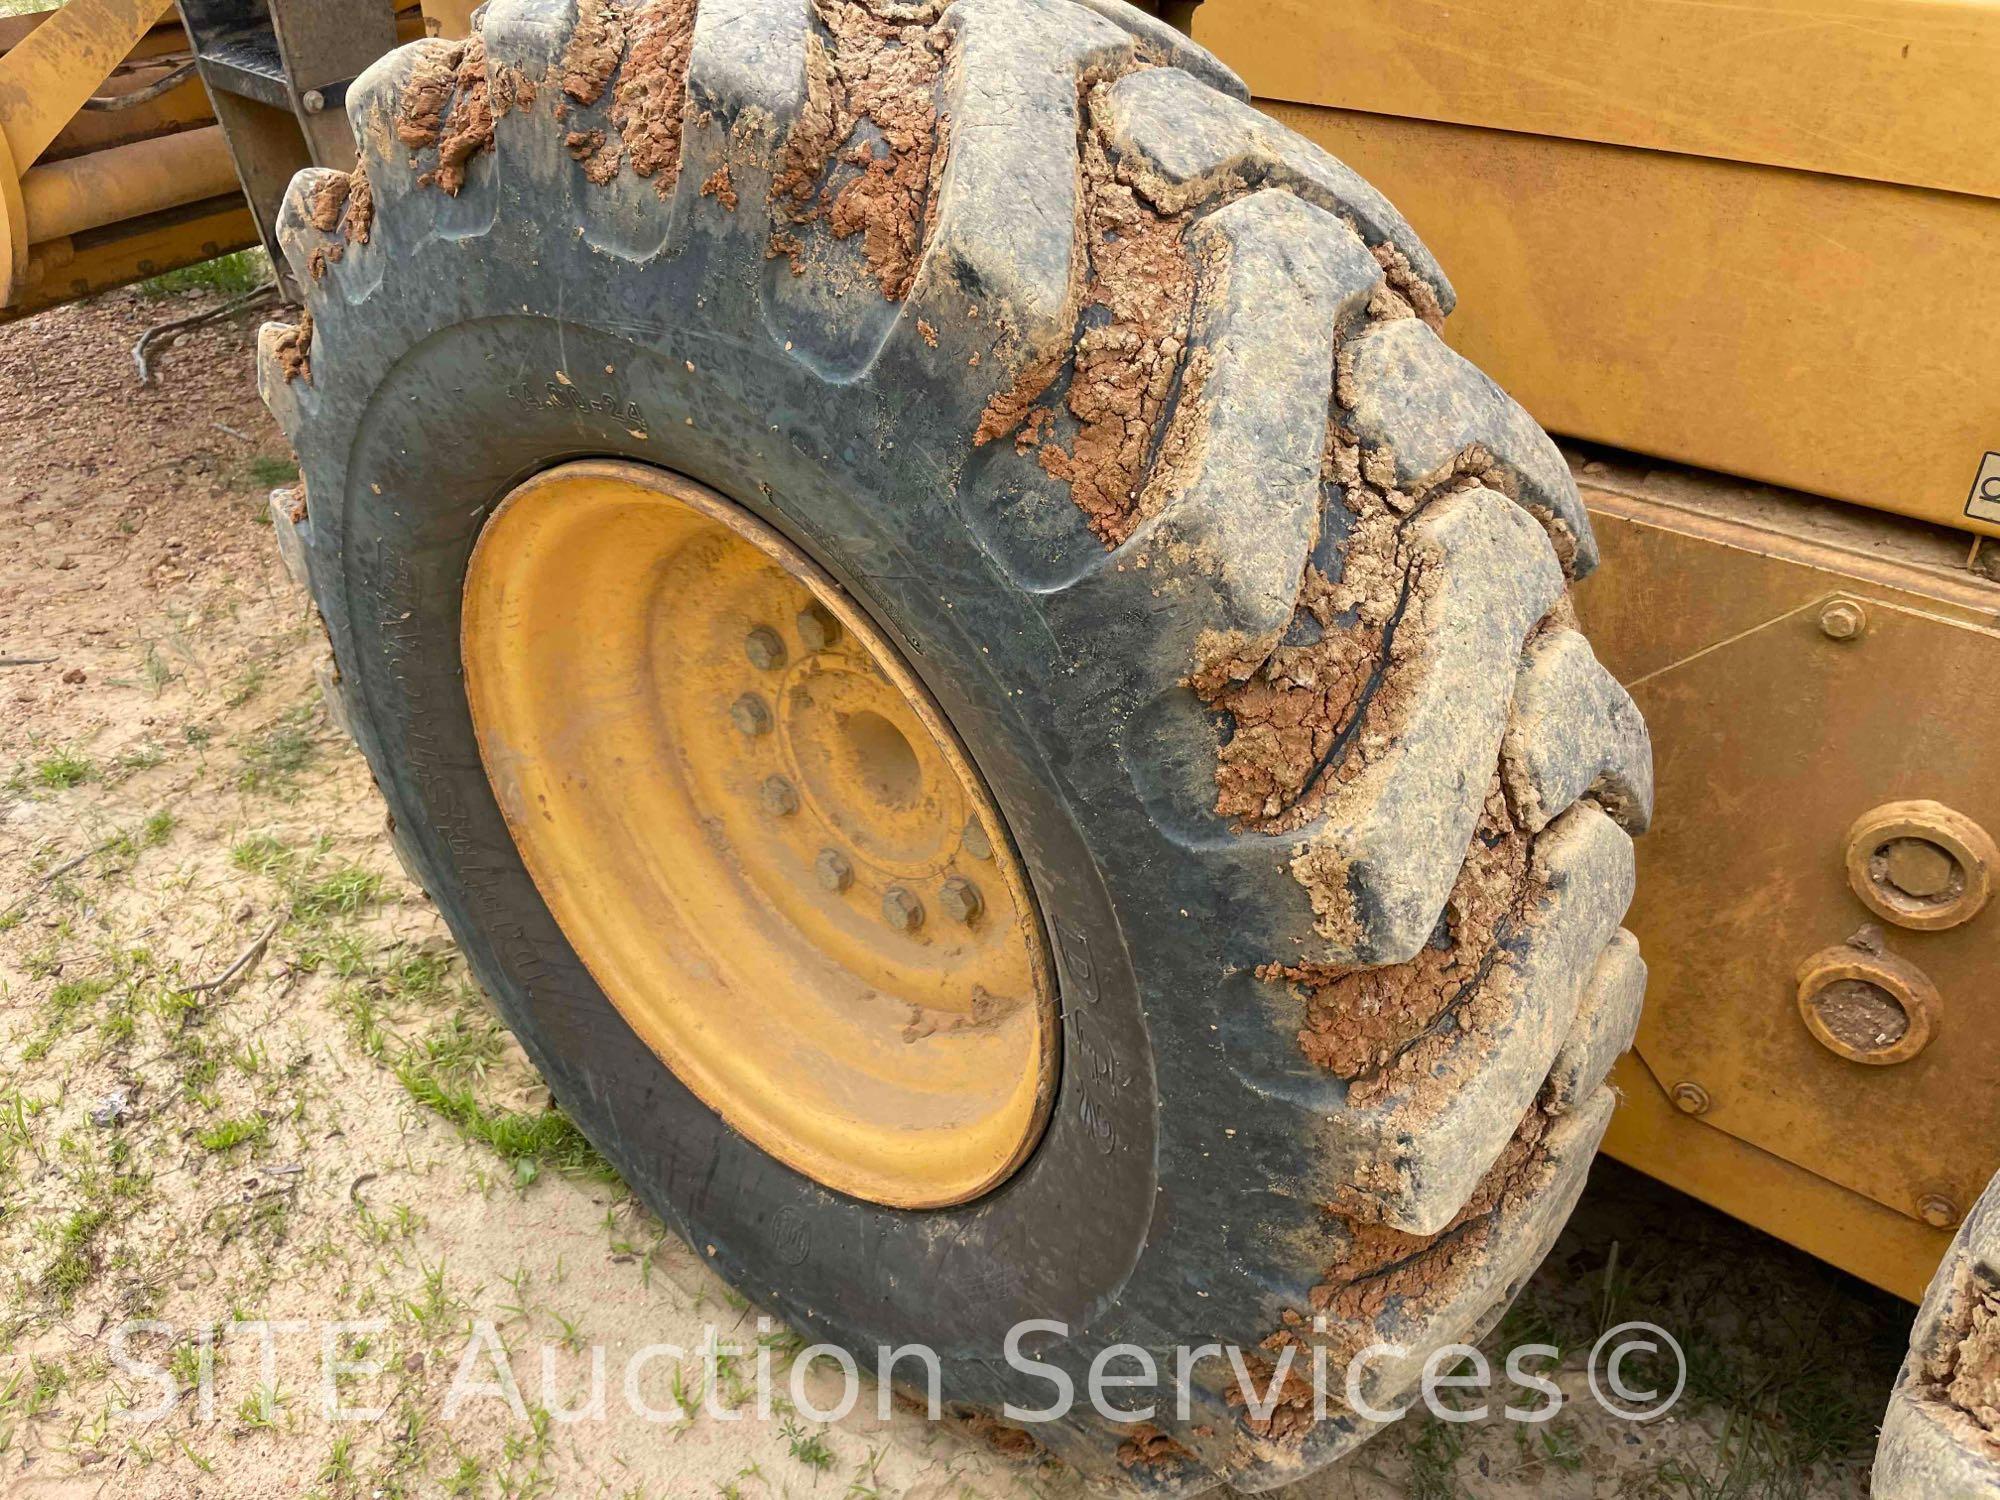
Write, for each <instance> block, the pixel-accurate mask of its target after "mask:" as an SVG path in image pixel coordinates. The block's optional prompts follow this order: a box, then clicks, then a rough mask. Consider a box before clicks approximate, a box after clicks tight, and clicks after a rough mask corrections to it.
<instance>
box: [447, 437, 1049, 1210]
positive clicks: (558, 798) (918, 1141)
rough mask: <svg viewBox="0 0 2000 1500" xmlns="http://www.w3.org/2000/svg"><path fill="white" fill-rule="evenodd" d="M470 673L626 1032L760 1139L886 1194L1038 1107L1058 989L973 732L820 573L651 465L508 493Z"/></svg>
mask: <svg viewBox="0 0 2000 1500" xmlns="http://www.w3.org/2000/svg"><path fill="white" fill-rule="evenodd" d="M462 648H463V652H464V661H465V683H466V697H467V699H468V701H469V703H470V705H471V710H472V720H473V724H474V727H475V728H476V730H477V731H478V736H479V750H480V755H481V758H482V759H483V760H484V762H485V766H486V774H487V778H488V780H489V781H491V783H492V786H493V791H494V795H495V797H496V798H497V799H498V801H499V804H500V809H501V811H502V813H503V814H504V815H505V817H506V819H507V824H508V827H509V828H510V829H511V830H512V831H513V835H514V841H515V843H516V844H517V845H518V846H519V848H520V851H521V857H522V859H523V861H524V862H525V863H526V865H527V868H528V871H529V873H530V875H531V876H532V877H533V878H534V881H535V885H536V887H537V889H538V890H539V891H540V892H541V895H542V898H543V899H544V900H545V901H546V902H547V903H548V906H549V909H550V911H551V912H553V913H554V915H555V918H556V921H557V922H558V923H559V924H560V925H561V927H562V930H563V934H564V936H565V937H567V938H568V940H569V942H570V944H571V945H572V946H573V947H574V948H575V949H576V951H577V953H578V955H579V956H580V957H581V958H582V960H583V962H584V963H585V964H586V965H587V966H588V968H589V969H590V972H591V974H592V976H593V977H594V978H595V979H596V980H597V982H598V983H599V984H600V985H601V986H602V987H603V989H604V992H605V993H606V994H607V995H608V996H609V997H610V999H611V1002H612V1003H613V1004H614V1005H615V1006H617V1008H618V1010H619V1013H620V1014H621V1015H623V1016H624V1018H625V1019H626V1021H627V1022H628V1023H629V1024H630V1025H631V1026H632V1029H633V1030H634V1031H635V1032H637V1033H638V1035H639V1036H640V1037H641V1038H642V1039H643V1040H644V1041H645V1043H646V1045H647V1046H648V1047H650V1048H651V1049H652V1050H653V1051H654V1052H655V1053H656V1054H657V1055H658V1056H659V1058H660V1060H661V1061H662V1062H664V1063H665V1064H666V1065H667V1066H668V1067H669V1068H671V1069H673V1071H674V1073H675V1074H676V1075H677V1076H678V1077H679V1078H680V1079H681V1081H682V1082H684V1083H685V1084H686V1085H687V1086H688V1087H689V1088H690V1089H692V1090H693V1091H694V1092H695V1093H696V1094H697V1095H698V1096H699V1097H700V1098H701V1099H702V1100H703V1101H704V1102H705V1103H707V1104H708V1105H709V1107H710V1108H712V1109H714V1110H715V1111H716V1112H717V1113H718V1114H720V1115H721V1116H722V1118H723V1119H724V1120H726V1121H728V1122H729V1124H730V1125H731V1126H732V1127H734V1128H735V1129H736V1130H737V1131H739V1132H741V1133H742V1134H743V1135H744V1136H747V1137H748V1138H749V1139H750V1140H751V1141H753V1142H755V1143H756V1144H757V1145H758V1146H760V1147H762V1148H763V1149H764V1150H765V1151H768V1152H769V1153H770V1154H771V1155H773V1156H775V1157H777V1158H778V1159H779V1160H781V1161H783V1162H786V1163H787V1164H788V1165H790V1166H792V1167H795V1168H796V1169H798V1170H799V1171H801V1172H803V1173H805V1174H807V1175H808V1176H811V1177H813V1178H815V1179H816V1180H818V1181H820V1182H822V1183H824V1184H826V1185H827V1186H828V1187H831V1188H836V1189H838V1190H839V1191H841V1192H844V1193H848V1194H851V1195H852V1196H854V1197H857V1198H865V1199H868V1200H870V1201H873V1202H877V1203H886V1204H891V1205H894V1206H897V1207H902V1208H934V1207H941V1206H944V1205H947V1204H953V1203H963V1202H966V1201H967V1200H969V1199H972V1198H976V1197H978V1196H979V1195H980V1194H981V1193H984V1192H986V1191H987V1190H989V1189H991V1188H992V1187H994V1186H995V1185H997V1184H998V1183H1000V1182H1002V1181H1004V1180H1005V1179H1006V1178H1007V1176H1008V1175H1009V1174H1010V1173H1012V1172H1013V1170H1014V1169H1015V1168H1016V1167H1017V1166H1019V1165H1020V1163H1021V1162H1022V1161H1023V1160H1024V1159H1025V1158H1026V1157H1027V1155H1028V1152H1029V1151H1030V1150H1031V1149H1032V1148H1033V1146H1034V1144H1035V1141H1036V1139H1037V1137H1038V1136H1039V1135H1040V1133H1041V1130H1042V1126H1043V1124H1044V1123H1045V1121H1046V1120H1047V1117H1048V1110H1049V1103H1050V1100H1051V1098H1052V1097H1053V1094H1054V1084H1055V1072H1056V1026H1057V1022H1056V1006H1055V990H1054V985H1053V983H1052V981H1051V977H1050V969H1049V964H1048V958H1047V945H1046V942H1045V940H1044V937H1043V933H1042V928H1041V923H1040V920H1039V918H1038V916H1037V915H1036V912H1035V909H1034V905H1033V901H1032V899H1031V897H1030V895H1029V891H1028V885H1027V880H1026V877H1025V873H1024V871H1023V870H1022V868H1021V865H1020V862H1019V860H1018V858H1017V857H1016V855H1015V853H1014V850H1013V846H1012V844H1011V842H1010V841H1009V840H1008V838H1007V836H1006V831H1005V829H1004V826H1003V825H1002V823H1001V820H1000V816H999V812H998V810H997V809H996V808H995V806H994V804H993V800H992V797H991V796H990V794H989V793H988V792H987V791H986V788H985V786H984V784H983V783H982V782H981V780H980V778H979V776H978V773H977V772H976V771H975V770H974V769H973V767H972V763H971V761H970V759H969V758H968V756H967V755H966V753H965V750H964V748H963V746H961V745H960V744H959V743H958V740H957V737H956V736H955V735H954V734H953V733H952V731H951V729H950V727H949V726H948V725H947V724H946V722H945V720H944V717H943V715H942V714H941V713H940V712H939V711H938V708H937V706H936V704H934V703H933V702H932V701H931V699H930V696H929V694H928V693H927V692H926V691H925V690H924V688H923V686H922V684H920V683H919V682H918V681H917V680H916V678H915V677H914V676H913V675H912V674H911V673H910V671H909V669H908V667H907V666H905V665H904V663H903V661H902V660H901V658H900V657H899V656H898V655H897V653H896V651H895V649H894V648H893V647H892V646H890V644H889V643H888V641H887V640H886V639H885V638H884V637H883V635H882V634H881V632H880V631H878V630H877V629H876V628H875V626H874V624H873V623H872V622H871V621H870V620H869V619H868V617H867V616H866V615H865V614H863V613H862V612H861V610H860V609H859V608H857V607H856V606H855V604H854V603H853V602H852V601H851V600H850V599H848V598H847V596H846V595H845V594H844V593H843V592H842V591H841V590H840V588H839V587H838V586H837V585H836V584H835V583H834V582H833V581H832V580H831V579H830V578H829V577H827V575H826V574H825V573H824V572H822V571H821V570H820V569H819V568H818V567H816V566H815V565H814V564H813V563H812V562H811V560H810V559H808V558H807V557H805V556H804V554H802V553H801V552H799V551H798V549H797V548H795V547H793V546H792V545H791V544H790V543H788V542H786V541H785V540H784V538H782V537H781V536H779V535H778V534H777V533H776V532H774V531H773V530H771V529H770V528H769V527H767V526H765V525H763V524H762V523H761V522H759V521H757V520H756V519H755V518H754V517H752V516H751V515H750V514H749V513H748V512H747V511H744V510H743V509H741V508H740V507H738V506H735V505H733V504H731V503H730V502H729V501H727V500H724V499H723V498H722V497H721V496H719V495H716V494H714V493H713V492H711V491H709V490H706V489H703V488H702V487H701V486H699V485H696V484H693V483H691V482H689V481H688V480H685V479H682V478H680V477H678V476H676V475H672V474H668V473H665V472H663V471H660V470H655V469H649V468H646V467H643V466H641V465H636V464H628V463H616V462H609V461H589V462H583V463H571V464H565V465H563V466H562V467H560V468H557V469H552V470H550V471H549V472H547V473H545V474H541V475H538V476H536V477H535V478H533V479H531V480H529V481H528V482H527V483H525V484H523V485H521V486H520V487H519V488H518V489H516V490H514V491H513V493H512V494H510V495H509V496H508V497H507V499H506V500H505V501H504V502H503V503H502V505H501V506H500V507H499V509H498V510H497V511H495V513H494V514H493V516H492V518H491V519H490V520H489V521H488V522H487V523H486V526H485V529H484V530H483V531H482V533H481V535H480V538H479V543H478V546H477V547H476V548H475V549H474V551H473V555H472V563H471V567H470V569H469V571H468V573H467V576H466V584H465V612H464V623H463V629H462Z"/></svg>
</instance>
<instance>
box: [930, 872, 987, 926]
mask: <svg viewBox="0 0 2000 1500" xmlns="http://www.w3.org/2000/svg"><path fill="white" fill-rule="evenodd" d="M985 905H986V903H985V901H984V900H983V899H982V898H981V897H980V894H979V887H978V886H976V885H974V884H973V883H972V882H971V881H969V880H967V879H966V878H965V877H964V876H962V875H952V876H948V877H947V878H946V880H945V883H944V886H943V888H942V889H940V890H939V891H938V910H939V911H941V912H943V913H944V914H945V915H946V916H947V917H950V918H951V919H952V921H954V922H961V923H963V924H965V925H966V926H968V927H969V926H971V925H972V923H974V922H975V921H977V920H978V918H979V913H980V912H981V911H982V910H983V909H984V908H985Z"/></svg>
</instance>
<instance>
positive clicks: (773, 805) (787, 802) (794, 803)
mask: <svg viewBox="0 0 2000 1500" xmlns="http://www.w3.org/2000/svg"><path fill="white" fill-rule="evenodd" d="M758 799H759V800H760V801H761V802H763V804H764V811H765V812H767V813H769V814H771V816H772V817H774V818H789V817H790V816H791V815H792V814H793V813H795V812H797V811H798V810H799V794H798V793H797V792H796V791H795V790H793V788H792V784H791V783H790V782H789V781H787V780H785V778H784V777H782V776H767V777H765V778H764V786H763V789H762V790H761V791H760V792H759V793H758Z"/></svg>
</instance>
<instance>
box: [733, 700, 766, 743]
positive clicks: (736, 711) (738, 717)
mask: <svg viewBox="0 0 2000 1500" xmlns="http://www.w3.org/2000/svg"><path fill="white" fill-rule="evenodd" d="M729 717H730V720H731V721H732V722H733V723H734V724H735V725H736V727H737V728H738V729H740V730H742V731H743V733H744V734H745V735H746V736H747V737H749V738H750V739H753V740H754V739H756V738H757V736H759V735H761V734H769V733H770V732H771V710H770V709H768V708H766V707H765V706H764V700H763V699H762V698H759V697H758V696H757V695H756V694H755V693H745V694H744V695H743V696H742V697H741V698H738V699H737V700H736V701H735V702H734V703H732V704H730V705H729Z"/></svg>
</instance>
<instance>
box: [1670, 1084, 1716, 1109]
mask: <svg viewBox="0 0 2000 1500" xmlns="http://www.w3.org/2000/svg"><path fill="white" fill-rule="evenodd" d="M1674 1108H1675V1109H1677V1110H1679V1111H1680V1112H1681V1113H1682V1114H1684V1115H1705V1114H1707V1113H1708V1090H1707V1089H1705V1088H1703V1087H1702V1086H1701V1085H1700V1084H1698V1083H1677V1084H1675V1085H1674Z"/></svg>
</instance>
